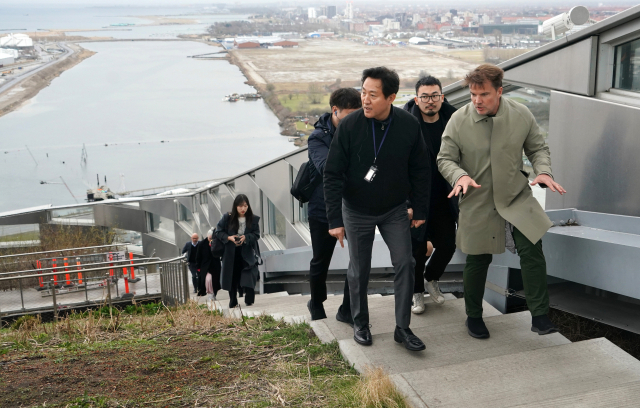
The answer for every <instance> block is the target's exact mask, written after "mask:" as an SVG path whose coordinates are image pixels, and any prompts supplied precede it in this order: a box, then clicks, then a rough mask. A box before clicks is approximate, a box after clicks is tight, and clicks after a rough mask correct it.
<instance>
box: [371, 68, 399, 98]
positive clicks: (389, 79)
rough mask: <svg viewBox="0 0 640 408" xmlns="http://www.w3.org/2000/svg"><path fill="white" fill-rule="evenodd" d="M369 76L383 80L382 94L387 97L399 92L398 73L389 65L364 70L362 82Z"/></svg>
mask: <svg viewBox="0 0 640 408" xmlns="http://www.w3.org/2000/svg"><path fill="white" fill-rule="evenodd" d="M367 78H373V79H379V80H380V81H381V82H382V94H383V95H384V97H385V98H388V97H389V96H391V95H392V94H395V93H398V89H400V77H398V73H397V72H396V71H394V70H392V69H389V68H387V67H375V68H367V69H365V70H364V71H362V84H364V81H365V80H366V79H367Z"/></svg>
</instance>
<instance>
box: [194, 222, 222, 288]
mask: <svg viewBox="0 0 640 408" xmlns="http://www.w3.org/2000/svg"><path fill="white" fill-rule="evenodd" d="M212 239H213V230H209V232H208V233H207V238H205V239H203V240H202V241H200V243H199V244H198V249H197V253H196V266H197V267H198V296H206V295H207V288H206V285H205V281H206V278H207V274H208V273H210V274H211V277H212V282H213V300H215V299H216V295H217V294H218V291H219V290H220V258H218V257H214V256H213V255H212V254H211V241H212Z"/></svg>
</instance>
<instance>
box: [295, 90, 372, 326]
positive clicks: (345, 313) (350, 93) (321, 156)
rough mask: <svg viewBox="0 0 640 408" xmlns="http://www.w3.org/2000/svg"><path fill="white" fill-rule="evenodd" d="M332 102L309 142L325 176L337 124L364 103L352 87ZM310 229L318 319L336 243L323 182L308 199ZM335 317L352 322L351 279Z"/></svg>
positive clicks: (311, 278) (313, 298)
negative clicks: (332, 232) (329, 109)
mask: <svg viewBox="0 0 640 408" xmlns="http://www.w3.org/2000/svg"><path fill="white" fill-rule="evenodd" d="M329 106H331V112H330V113H325V114H324V115H322V116H320V119H318V121H317V122H316V124H315V130H314V131H313V133H311V136H309V142H308V145H309V160H311V162H312V163H313V166H314V167H315V168H316V170H317V172H318V173H319V177H322V175H323V173H324V166H325V163H326V161H327V155H328V154H329V146H331V139H333V134H334V132H335V131H336V128H337V127H338V124H339V123H340V121H341V120H342V119H343V118H344V117H345V116H347V115H348V114H350V113H351V112H353V111H355V110H357V109H359V108H360V107H361V106H362V102H361V101H360V92H358V91H356V90H355V89H353V88H340V89H337V90H335V91H333V93H332V94H331V96H330V97H329ZM309 229H310V231H311V247H312V248H313V259H311V264H310V265H309V286H310V288H311V299H310V300H309V302H308V303H307V307H308V308H309V312H310V313H311V320H318V319H324V318H326V317H327V315H326V313H325V311H324V306H323V305H322V303H323V302H324V301H325V300H327V285H326V282H327V272H328V271H329V264H330V263H331V257H332V256H333V250H334V249H335V247H336V243H337V239H336V238H335V237H332V236H331V235H329V222H328V221H327V208H326V207H325V205H324V192H323V188H322V183H320V185H318V187H316V189H315V190H314V191H313V194H312V195H311V199H310V200H309ZM336 319H338V320H339V321H341V322H344V323H347V324H349V325H352V326H353V319H352V317H351V306H350V300H349V281H348V279H345V283H344V298H343V301H342V305H340V308H339V309H338V313H337V314H336Z"/></svg>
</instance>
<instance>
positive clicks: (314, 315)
mask: <svg viewBox="0 0 640 408" xmlns="http://www.w3.org/2000/svg"><path fill="white" fill-rule="evenodd" d="M314 306H315V305H314V303H313V301H312V300H311V299H309V301H308V302H307V309H309V313H310V314H311V320H320V319H326V318H327V314H326V313H325V311H324V306H322V304H320V307H314Z"/></svg>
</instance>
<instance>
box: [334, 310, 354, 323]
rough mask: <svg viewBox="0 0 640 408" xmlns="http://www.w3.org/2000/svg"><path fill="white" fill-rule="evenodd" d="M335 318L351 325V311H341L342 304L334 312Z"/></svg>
mask: <svg viewBox="0 0 640 408" xmlns="http://www.w3.org/2000/svg"><path fill="white" fill-rule="evenodd" d="M336 320H337V321H339V322H342V323H346V324H348V325H349V326H351V327H353V316H351V313H349V314H346V313H343V312H342V306H340V308H339V309H338V313H336Z"/></svg>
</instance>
